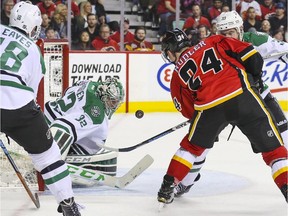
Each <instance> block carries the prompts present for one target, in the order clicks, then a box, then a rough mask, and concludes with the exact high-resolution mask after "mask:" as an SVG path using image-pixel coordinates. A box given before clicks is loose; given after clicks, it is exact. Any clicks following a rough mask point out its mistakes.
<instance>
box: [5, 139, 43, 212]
mask: <svg viewBox="0 0 288 216" xmlns="http://www.w3.org/2000/svg"><path fill="white" fill-rule="evenodd" d="M0 146H1V148H2V150H3V152H4V154H5V155H6V157H7V159H8V160H9V162H10V164H11V165H12V167H13V169H14V171H15V172H16V174H17V176H18V178H19V179H20V181H21V183H22V185H23V186H24V188H25V190H26V192H27V193H28V195H29V197H30V198H31V200H32V201H33V203H34V204H35V206H36V207H37V208H40V202H39V197H38V194H37V193H35V196H33V194H32V192H31V190H30V188H29V187H28V185H27V183H26V181H25V179H24V177H23V176H22V174H21V173H20V171H19V169H18V167H17V166H16V164H15V162H14V160H13V159H12V157H11V156H10V154H9V152H8V150H7V149H6V147H5V145H4V143H3V142H2V140H0Z"/></svg>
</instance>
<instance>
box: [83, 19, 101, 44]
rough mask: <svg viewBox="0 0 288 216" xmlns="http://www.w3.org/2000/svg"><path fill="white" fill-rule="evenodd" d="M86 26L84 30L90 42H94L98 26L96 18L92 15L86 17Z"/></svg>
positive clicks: (97, 34) (97, 33)
mask: <svg viewBox="0 0 288 216" xmlns="http://www.w3.org/2000/svg"><path fill="white" fill-rule="evenodd" d="M87 23H88V26H87V28H85V29H84V30H85V31H87V32H88V34H89V38H90V40H91V41H92V40H94V39H95V38H96V36H99V29H100V25H99V24H98V19H97V16H96V15H95V14H93V13H90V14H88V15H87Z"/></svg>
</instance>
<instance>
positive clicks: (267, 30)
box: [260, 20, 272, 36]
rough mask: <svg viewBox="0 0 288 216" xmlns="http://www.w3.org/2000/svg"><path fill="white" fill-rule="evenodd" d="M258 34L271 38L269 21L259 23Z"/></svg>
mask: <svg viewBox="0 0 288 216" xmlns="http://www.w3.org/2000/svg"><path fill="white" fill-rule="evenodd" d="M260 32H264V33H266V34H268V35H270V36H272V32H271V25H270V22H269V20H263V21H262V23H261V28H260Z"/></svg>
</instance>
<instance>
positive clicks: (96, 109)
mask: <svg viewBox="0 0 288 216" xmlns="http://www.w3.org/2000/svg"><path fill="white" fill-rule="evenodd" d="M91 115H92V116H94V117H98V116H100V108H99V107H98V106H92V107H91Z"/></svg>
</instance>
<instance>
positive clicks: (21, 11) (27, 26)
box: [10, 1, 42, 40]
mask: <svg viewBox="0 0 288 216" xmlns="http://www.w3.org/2000/svg"><path fill="white" fill-rule="evenodd" d="M41 23H42V18H41V12H40V10H39V8H38V7H37V6H36V5H33V4H29V3H27V2H23V1H21V2H18V3H17V4H15V5H14V7H13V8H12V10H11V14H10V26H11V27H16V28H18V29H20V30H23V31H24V32H26V33H27V35H28V37H30V38H31V39H33V40H36V39H38V36H39V33H40V29H41Z"/></svg>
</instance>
